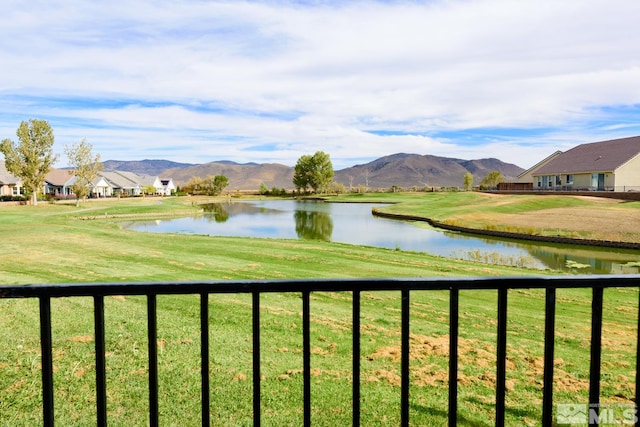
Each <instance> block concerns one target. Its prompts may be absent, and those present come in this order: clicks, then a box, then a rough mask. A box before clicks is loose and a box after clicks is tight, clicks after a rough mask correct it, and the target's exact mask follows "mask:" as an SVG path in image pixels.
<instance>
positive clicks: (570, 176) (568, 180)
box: [567, 174, 573, 184]
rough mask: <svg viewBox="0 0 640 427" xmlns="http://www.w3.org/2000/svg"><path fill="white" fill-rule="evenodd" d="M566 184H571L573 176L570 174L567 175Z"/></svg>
mask: <svg viewBox="0 0 640 427" xmlns="http://www.w3.org/2000/svg"><path fill="white" fill-rule="evenodd" d="M567 184H573V175H571V174H568V175H567Z"/></svg>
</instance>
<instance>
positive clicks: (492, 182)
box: [480, 171, 504, 188]
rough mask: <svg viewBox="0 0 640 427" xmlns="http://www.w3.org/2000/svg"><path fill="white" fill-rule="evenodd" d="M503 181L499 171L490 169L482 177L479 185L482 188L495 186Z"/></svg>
mask: <svg viewBox="0 0 640 427" xmlns="http://www.w3.org/2000/svg"><path fill="white" fill-rule="evenodd" d="M503 181H504V177H503V176H502V173H501V172H500V171H491V172H489V173H488V174H486V175H485V176H484V178H482V182H481V183H480V186H481V187H482V188H495V187H497V186H498V184H499V183H501V182H503Z"/></svg>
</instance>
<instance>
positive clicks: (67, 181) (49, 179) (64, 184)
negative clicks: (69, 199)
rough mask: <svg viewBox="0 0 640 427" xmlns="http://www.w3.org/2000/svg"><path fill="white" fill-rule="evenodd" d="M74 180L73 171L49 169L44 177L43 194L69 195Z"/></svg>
mask: <svg viewBox="0 0 640 427" xmlns="http://www.w3.org/2000/svg"><path fill="white" fill-rule="evenodd" d="M74 181H75V176H73V171H70V170H65V169H51V170H50V171H49V173H47V175H46V176H45V178H44V194H50V195H52V196H63V197H66V196H69V195H71V194H73V191H72V190H71V185H72V184H73V182H74Z"/></svg>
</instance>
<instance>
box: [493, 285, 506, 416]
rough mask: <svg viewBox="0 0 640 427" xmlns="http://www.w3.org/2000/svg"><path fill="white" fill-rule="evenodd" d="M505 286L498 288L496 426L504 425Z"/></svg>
mask: <svg viewBox="0 0 640 427" xmlns="http://www.w3.org/2000/svg"><path fill="white" fill-rule="evenodd" d="M507 292H508V291H507V288H505V287H501V288H500V289H498V337H497V360H496V426H497V427H502V426H504V409H505V406H504V398H505V381H506V366H507Z"/></svg>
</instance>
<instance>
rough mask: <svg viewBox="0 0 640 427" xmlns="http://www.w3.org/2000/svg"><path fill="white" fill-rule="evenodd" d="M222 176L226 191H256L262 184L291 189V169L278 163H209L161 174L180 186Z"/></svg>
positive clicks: (269, 186)
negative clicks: (188, 182) (225, 183)
mask: <svg viewBox="0 0 640 427" xmlns="http://www.w3.org/2000/svg"><path fill="white" fill-rule="evenodd" d="M208 175H214V176H215V175H224V176H226V177H227V178H229V186H228V187H227V188H226V189H227V190H258V189H259V188H260V185H261V184H262V183H264V184H265V185H266V186H267V188H269V189H271V188H273V187H276V188H293V168H292V167H289V166H285V165H281V164H278V163H263V164H258V163H244V164H240V163H235V162H228V161H222V162H211V163H205V164H203V165H194V166H189V167H186V168H172V169H168V170H165V171H163V172H162V176H165V177H167V178H172V179H173V182H174V183H175V184H176V185H179V186H182V185H184V184H186V183H187V181H189V180H190V179H191V178H192V177H194V176H199V177H202V178H204V177H206V176H208Z"/></svg>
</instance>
